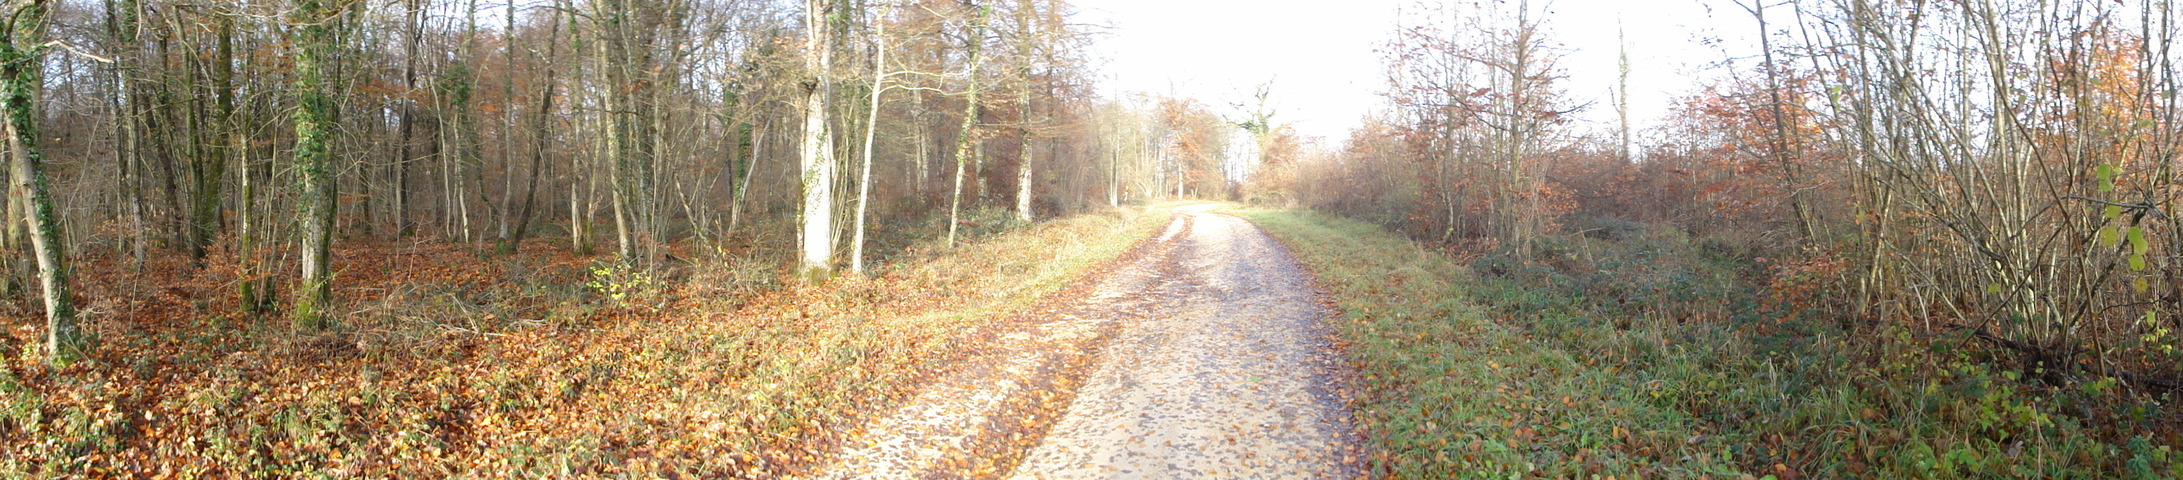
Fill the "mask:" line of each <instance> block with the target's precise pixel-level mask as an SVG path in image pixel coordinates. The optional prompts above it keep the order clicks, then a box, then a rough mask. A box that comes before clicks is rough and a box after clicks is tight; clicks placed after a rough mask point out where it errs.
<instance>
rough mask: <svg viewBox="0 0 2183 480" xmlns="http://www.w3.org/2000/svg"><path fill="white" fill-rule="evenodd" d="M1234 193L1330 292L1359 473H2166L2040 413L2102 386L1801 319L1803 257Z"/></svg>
mask: <svg viewBox="0 0 2183 480" xmlns="http://www.w3.org/2000/svg"><path fill="white" fill-rule="evenodd" d="M1244 213H1245V214H1246V215H1247V216H1249V217H1250V218H1252V220H1254V221H1255V222H1257V223H1258V224H1260V225H1261V226H1263V227H1265V228H1266V229H1267V230H1268V231H1269V232H1271V233H1273V234H1274V235H1275V236H1277V237H1279V238H1281V239H1282V240H1283V241H1284V243H1286V244H1288V245H1289V246H1290V247H1291V248H1292V249H1293V250H1295V251H1296V252H1297V253H1298V254H1299V255H1300V256H1301V257H1303V259H1304V260H1305V262H1306V263H1308V264H1309V265H1311V266H1312V268H1313V269H1314V270H1315V271H1317V272H1318V274H1319V277H1320V282H1321V284H1322V285H1323V286H1324V287H1325V288H1326V289H1328V291H1329V293H1331V294H1332V295H1333V297H1334V299H1335V301H1336V302H1338V304H1339V305H1340V307H1341V310H1342V313H1343V318H1342V319H1340V320H1337V327H1338V329H1339V330H1340V334H1341V335H1342V337H1343V338H1344V340H1345V341H1346V342H1347V345H1346V346H1347V350H1348V352H1349V355H1350V356H1351V358H1352V361H1353V362H1354V363H1355V365H1356V366H1357V368H1358V369H1359V371H1360V374H1361V377H1362V378H1363V383H1364V385H1363V387H1364V388H1363V391H1364V393H1363V395H1362V396H1361V398H1359V399H1358V400H1357V405H1356V406H1355V407H1356V410H1357V415H1358V418H1359V423H1360V424H1361V425H1362V426H1363V427H1364V430H1365V432H1364V433H1365V435H1366V438H1367V439H1368V442H1369V443H1370V444H1371V445H1370V446H1371V447H1373V448H1375V449H1376V450H1377V453H1376V454H1375V458H1374V468H1375V470H1376V473H1378V474H1381V475H1385V476H1392V477H1396V478H1509V477H1545V478H1572V477H1592V476H1595V475H1597V476H1601V478H1604V476H1619V477H1624V478H1629V477H1643V478H1658V477H1672V478H1689V477H1707V478H1711V477H1750V478H1760V477H1772V478H1780V479H1792V478H1804V477H1815V478H1997V477H1998V478H2175V477H2177V476H2179V475H2183V470H2179V468H2183V462H2178V461H2177V459H2176V458H2175V456H2176V454H2175V453H2174V452H2173V451H2172V450H2171V449H2170V448H2169V447H2167V446H2165V444H2164V443H2163V442H2158V441H2155V440H2154V439H2151V438H2148V437H2145V436H2137V437H2132V438H2127V439H2124V440H2122V441H2118V442H2103V441H2101V440H2099V439H2098V436H2096V435H2093V433H2094V432H2092V431H2090V430H2091V429H2089V428H2087V427H2086V426H2084V425H2081V424H2080V423H2081V422H2080V421H2079V420H2078V419H2077V418H2075V417H2073V416H2071V415H2067V414H2063V413H2062V412H2061V411H2060V410H2063V407H2064V406H2065V405H2071V404H2072V403H2070V402H2071V399H2072V398H2073V395H2077V396H2081V395H2098V394H2103V393H2106V392H2095V391H2090V390H2087V391H2084V392H2067V391H2056V390H2057V389H2052V388H2044V387H2041V386H2038V385H2035V384H2029V383H2026V382H2023V381H2020V380H2021V378H2020V377H2018V376H2017V375H2014V373H2015V372H2000V371H1996V370H1995V369H1993V368H1992V367H1990V366H1989V365H1990V363H1988V362H1983V361H1980V360H1979V359H1977V358H1974V357H1973V355H1972V354H1971V353H1970V352H1969V351H1965V350H1957V349H1955V345H1954V344H1952V343H1951V342H1952V341H1954V340H1951V339H1947V338H1939V337H1934V336H1931V335H1926V334H1921V333H1918V332H1913V331H1911V330H1910V329H1906V328H1883V329H1867V330H1849V329H1845V327H1841V326H1838V325H1835V324H1833V323H1829V322H1820V321H1815V320H1812V319H1811V318H1810V317H1813V315H1809V313H1810V312H1807V311H1803V310H1801V308H1803V306H1802V304H1801V303H1800V302H1798V301H1796V300H1797V299H1796V298H1794V297H1795V296H1796V295H1799V294H1808V293H1810V292H1804V291H1801V290H1799V289H1798V288H1799V287H1798V286H1797V285H1795V283H1796V280H1797V279H1798V278H1799V277H1797V275H1800V274H1805V273H1808V272H1801V271H1798V270H1797V269H1798V268H1805V269H1809V268H1810V267H1811V266H1810V265H1797V266H1787V265H1756V264H1753V263H1751V261H1750V260H1744V259H1743V258H1745V257H1744V256H1742V255H1738V254H1737V253H1738V252H1730V251H1726V249H1724V248H1721V247H1720V246H1718V245H1707V244H1705V243H1704V242H1702V241H1694V240H1692V239H1689V238H1686V237H1684V236H1682V235H1680V234H1679V233H1678V232H1674V231H1669V230H1664V229H1654V228H1647V227H1645V226H1642V225H1634V224H1632V225H1624V226H1623V227H1627V228H1621V229H1615V231H1611V232H1606V231H1595V232H1594V233H1593V234H1592V235H1580V236H1571V237H1562V238H1557V239H1554V240H1550V241H1548V242H1546V243H1545V244H1543V245H1541V246H1540V248H1539V250H1540V252H1541V253H1539V254H1537V255H1536V256H1535V257H1532V258H1524V259H1519V258H1509V257H1506V256H1501V255H1493V254H1488V255H1481V256H1478V257H1476V258H1474V259H1473V260H1472V261H1471V262H1461V261H1458V260H1456V259H1454V258H1453V257H1451V256H1450V255H1448V254H1445V253H1441V252H1435V251H1432V250H1429V249H1425V248H1422V247H1420V246H1418V245H1416V244H1414V243H1413V242H1410V241H1408V240H1405V239H1403V238H1401V237H1400V236H1398V235H1396V234H1393V233H1389V232H1387V231H1385V230H1382V229H1380V228H1379V227H1377V226H1374V225H1372V224H1368V223H1364V222H1359V221H1354V220H1348V219H1342V218H1336V217H1330V216H1325V215H1321V214H1317V213H1311V212H1300V211H1267V210H1251V211H1246V212H1244ZM1474 271H1475V272H1477V273H1475V274H1474V273H1472V272H1474ZM1935 358H1939V359H1943V360H1938V361H1935V360H1933V359H1935ZM2110 387H2111V386H2110ZM2085 388H2087V389H2097V388H2099V387H2097V386H2091V387H2085Z"/></svg>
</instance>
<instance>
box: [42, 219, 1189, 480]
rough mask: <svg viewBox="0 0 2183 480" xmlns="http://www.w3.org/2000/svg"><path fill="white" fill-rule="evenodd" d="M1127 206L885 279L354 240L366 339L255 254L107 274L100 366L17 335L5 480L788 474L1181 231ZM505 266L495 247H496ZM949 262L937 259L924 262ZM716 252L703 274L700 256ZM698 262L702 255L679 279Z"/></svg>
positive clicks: (350, 316) (726, 263)
mask: <svg viewBox="0 0 2183 480" xmlns="http://www.w3.org/2000/svg"><path fill="white" fill-rule="evenodd" d="M1167 216H1168V212H1167V210H1166V209H1165V208H1161V207H1155V208H1151V209H1125V210H1123V211H1119V212H1112V213H1108V214H1095V215H1086V216H1080V217H1075V218H1070V219H1064V220H1057V221H1053V222H1047V223H1041V224H1037V225H1033V226H1029V227H1026V228H1023V229H1020V230H1014V231H1008V232H1004V233H999V234H996V235H993V236H990V237H986V238H983V239H980V240H978V241H975V242H972V243H970V244H967V245H965V246H962V247H959V248H956V249H952V250H949V249H944V248H940V247H938V246H935V245H920V246H911V247H909V248H908V249H907V250H908V251H909V252H910V253H908V254H905V255H903V256H902V257H901V258H900V259H899V261H897V262H895V263H894V264H893V265H892V266H890V267H888V268H886V269H884V271H883V272H881V275H879V276H878V277H877V278H874V279H869V280H860V279H843V280H840V281H837V282H834V283H831V284H828V285H825V286H821V287H799V286H780V285H777V279H778V278H780V274H781V271H780V269H779V268H778V267H777V266H776V262H770V261H758V260H752V259H750V258H741V257H735V256H729V257H726V258H719V259H709V258H708V257H707V256H706V255H705V254H703V253H698V252H677V254H676V255H674V256H673V258H675V259H671V260H669V262H670V263H671V264H672V265H670V266H667V267H664V268H660V269H654V270H642V269H628V268H620V267H616V266H614V265H613V264H611V263H608V262H604V261H601V260H599V259H597V258H593V257H587V256H579V255H575V254H572V253H569V252H568V251H566V250H565V249H564V248H562V247H560V246H556V245H554V244H552V243H550V242H534V243H532V244H527V245H525V247H524V248H523V249H521V252H522V253H520V254H518V255H516V256H511V257H489V256H484V255H482V254H480V253H478V251H477V250H474V249H472V248H468V247H461V246H454V245H442V244H398V245H385V246H377V247H345V248H343V249H342V250H340V251H339V252H338V254H337V255H338V257H337V260H336V265H337V270H338V272H337V282H339V284H340V285H342V286H343V288H342V289H341V291H340V293H339V298H340V299H341V304H342V305H345V306H347V308H348V310H347V311H346V312H344V314H343V315H342V320H343V323H342V326H340V327H337V328H335V329H333V330H332V331H328V332H298V331H293V330H291V329H290V327H289V326H288V322H286V321H285V320H283V319H282V318H280V317H279V316H278V315H277V314H276V315H257V314H250V313H246V309H244V308H242V306H241V305H238V304H237V301H236V300H235V294H234V288H235V283H234V279H235V278H236V275H235V272H236V269H235V266H234V262H233V259H232V257H229V258H225V259H222V258H219V257H217V256H216V257H215V258H213V259H212V260H211V261H210V262H209V264H208V265H207V266H206V267H204V268H192V267H190V266H189V265H187V264H186V263H185V262H184V261H182V260H178V259H173V258H159V259H156V260H155V261H153V262H152V263H151V265H149V268H148V271H146V272H145V273H142V274H130V273H121V272H126V269H125V266H124V265H121V264H117V263H111V262H109V263H104V264H97V263H94V264H91V265H87V266H85V267H84V268H82V271H84V272H86V276H85V277H84V278H83V280H82V283H83V284H85V285H86V287H87V288H86V289H85V290H86V291H85V294H84V295H85V297H86V298H87V299H88V300H89V301H90V308H89V311H90V313H89V315H88V320H87V322H86V326H87V328H88V329H89V330H91V331H92V332H94V333H96V334H98V335H99V338H100V339H101V340H100V344H99V346H98V350H97V351H96V353H95V354H94V356H93V357H92V358H91V359H90V360H89V361H86V362H82V363H78V364H76V365H73V366H70V367H66V368H62V369H51V368H48V367H45V366H43V365H42V363H41V362H40V361H39V359H38V358H37V357H36V355H35V354H34V353H33V352H35V347H34V344H33V341H34V340H35V339H36V338H37V334H38V333H39V330H38V328H40V323H39V321H38V319H37V318H36V315H35V312H34V311H32V310H30V309H27V308H25V307H24V306H21V305H17V306H14V307H11V308H13V310H11V311H8V312H6V313H7V315H6V317H5V320H4V323H0V328H4V329H0V355H4V358H0V477H19V476H28V477H68V476H85V477H245V478H253V477H254V478H268V477H312V476H323V477H359V478H442V477H448V476H464V477H506V478H536V477H546V476H558V477H566V476H574V477H627V476H636V477H653V476H667V477H677V476H679V477H689V476H706V477H773V476H778V475H782V474H787V473H793V472H795V471H797V470H798V469H800V468H804V467H805V466H807V465H808V464H810V461H811V458H812V456H813V454H814V453H813V452H818V451H825V450H828V449H830V448H832V447H831V445H832V444H833V443H834V442H835V441H836V440H838V439H839V438H842V437H844V436H845V435H846V434H847V433H849V432H847V431H846V429H847V428H848V427H847V426H849V425H854V424H856V423H857V422H855V421H854V420H856V419H859V418H862V417H863V416H866V415H869V414H871V413H872V412H874V411H877V410H879V409H883V408H886V407H887V406H890V405H892V404H894V403H895V402H897V401H898V400H900V399H901V398H902V397H903V396H904V395H906V394H907V393H909V392H911V391H913V390H914V389H913V388H912V387H913V386H914V385H915V383H916V382H917V381H918V380H919V379H921V378H925V377H928V376H930V375H932V374H933V372H934V371H936V369H937V368H939V367H940V366H942V365H945V364H946V363H947V361H948V359H950V358H952V357H954V356H955V355H958V354H959V352H962V351H965V350H966V348H967V347H969V346H970V345H968V344H969V343H973V342H975V341H977V339H979V338H981V337H980V336H979V335H977V334H976V332H977V331H978V330H979V329H980V328H983V327H985V326H988V325H990V324H991V323H992V320H993V319H996V318H1004V317H1006V316H1008V314H1009V313H1010V312H1014V311H1017V310H1021V309H1023V308H1026V307H1028V306H1030V305H1031V304H1032V303H1033V302H1034V301H1035V300H1036V299H1039V298H1041V297H1044V296H1047V295H1048V294H1050V293H1051V292H1053V291H1055V290H1057V289H1059V288H1060V287H1061V286H1062V285H1063V284H1064V283H1065V282H1066V281H1068V280H1069V279H1071V278H1074V277H1076V276H1078V275H1079V274H1080V273H1082V272H1083V271H1085V270H1086V269H1087V268H1089V267H1091V266H1093V265H1097V264H1101V263H1103V262H1105V261H1107V260H1109V259H1112V258H1114V257H1116V256H1118V255H1120V254H1121V253H1122V252H1123V251H1124V250H1125V249H1126V248H1127V247H1128V246H1129V245H1131V244H1132V243H1133V242H1134V241H1135V240H1136V239H1139V238H1143V237H1145V236H1147V235H1149V234H1151V233H1152V232H1153V230H1154V229H1155V228H1157V227H1158V226H1159V225H1161V224H1162V223H1164V220H1165V219H1166V218H1167ZM480 248H484V247H480ZM919 252H927V253H919ZM678 259H700V260H678ZM676 262H680V263H676Z"/></svg>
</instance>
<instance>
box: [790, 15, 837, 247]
mask: <svg viewBox="0 0 2183 480" xmlns="http://www.w3.org/2000/svg"><path fill="white" fill-rule="evenodd" d="M804 5H805V9H806V10H805V12H804V14H805V18H804V27H805V30H804V35H805V37H804V72H805V75H809V77H808V78H806V79H805V80H804V102H803V116H804V121H803V142H802V144H801V146H800V147H801V149H800V151H799V152H798V155H799V156H801V157H802V160H803V162H802V163H803V183H802V184H803V219H802V224H803V225H802V227H803V228H802V234H801V235H800V236H799V240H800V241H801V242H800V243H802V244H803V248H802V256H801V257H800V258H799V260H798V262H797V267H796V270H797V275H798V276H799V277H802V278H803V279H804V280H805V281H809V282H812V283H817V282H820V281H824V280H825V279H826V277H827V276H829V275H831V274H832V270H833V260H834V167H835V165H834V137H833V132H832V131H830V129H829V128H828V125H827V120H826V113H827V108H828V107H829V106H830V105H831V104H832V102H831V101H830V100H829V99H828V98H827V96H828V95H829V94H831V93H832V91H833V89H834V83H833V76H834V75H833V72H831V71H830V70H832V69H833V56H834V53H833V52H834V42H833V35H834V34H833V23H834V21H833V19H831V18H830V16H831V15H833V13H834V9H835V5H834V4H833V2H832V1H831V0H808V1H806V2H804Z"/></svg>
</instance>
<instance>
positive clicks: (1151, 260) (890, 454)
mask: <svg viewBox="0 0 2183 480" xmlns="http://www.w3.org/2000/svg"><path fill="white" fill-rule="evenodd" d="M1213 208H1215V206H1213V205H1197V206H1190V207H1183V208H1182V209H1181V210H1180V211H1179V212H1178V213H1177V215H1176V219H1175V220H1174V222H1173V223H1171V224H1170V225H1168V227H1167V229H1166V230H1165V231H1163V232H1162V233H1161V234H1160V236H1158V237H1155V238H1153V239H1150V240H1147V241H1146V243H1145V244H1143V245H1140V246H1139V247H1138V248H1136V249H1135V250H1134V251H1133V252H1132V253H1131V254H1129V255H1127V256H1125V257H1124V258H1122V259H1120V260H1117V261H1116V262H1115V264H1113V265H1112V266H1111V267H1110V268H1108V269H1106V270H1104V271H1102V272H1100V273H1097V274H1094V275H1092V276H1089V277H1087V278H1086V279H1083V280H1080V281H1079V284H1080V285H1077V286H1074V287H1072V288H1069V289H1066V290H1064V292H1063V293H1062V294H1058V295H1056V296H1055V298H1053V299H1050V300H1052V301H1051V302H1047V303H1046V304H1044V305H1042V306H1041V307H1036V308H1034V309H1033V311H1032V312H1030V313H1028V314H1026V315H1022V316H1019V318H1018V319H1017V321H1016V322H1014V326H1012V327H1010V328H1009V329H1008V331H1006V332H1004V333H999V334H996V335H995V336H994V338H993V339H992V341H990V342H987V348H985V349H983V350H981V351H980V352H978V353H977V354H975V355H970V356H968V357H967V358H966V359H965V360H964V361H963V366H962V367H961V368H957V369H955V370H954V371H953V372H952V373H951V374H949V375H946V376H944V377H943V378H940V379H938V380H936V381H934V382H933V383H931V384H930V385H929V386H927V387H925V388H924V389H923V390H921V392H920V393H919V394H918V395H917V396H915V397H914V398H912V399H910V400H909V401H908V402H907V403H906V404H905V405H904V406H903V407H901V408H898V409H896V410H894V411H893V412H892V413H891V414H889V415H887V416H884V417H883V418H881V419H879V420H877V421H875V422H873V423H872V424H871V425H868V426H866V427H865V429H864V431H863V434H862V435H861V437H860V438H862V440H859V441H855V442H851V445H849V446H848V447H847V448H845V449H843V451H842V452H841V454H840V455H839V456H838V459H837V461H835V462H833V463H832V464H830V465H828V466H827V468H825V469H823V471H821V472H819V473H818V474H817V475H816V477H819V478H1002V477H1005V478H1020V479H1082V478H1346V477H1355V476H1357V475H1358V473H1357V472H1358V470H1357V467H1356V465H1357V464H1358V462H1359V458H1361V456H1362V455H1361V454H1360V453H1359V452H1358V451H1357V450H1356V445H1357V440H1356V438H1355V432H1354V430H1353V427H1352V426H1351V422H1350V415H1349V412H1348V410H1347V408H1346V407H1345V406H1344V404H1343V402H1341V401H1340V399H1339V397H1338V395H1337V393H1336V388H1335V387H1334V386H1335V385H1336V384H1337V382H1338V380H1337V379H1340V378H1345V374H1344V373H1343V372H1342V371H1340V370H1339V369H1340V368H1344V367H1343V363H1342V362H1341V361H1340V360H1339V358H1340V357H1339V356H1338V354H1336V353H1334V352H1332V351H1331V350H1329V349H1328V348H1327V347H1326V346H1325V345H1326V342H1325V341H1324V335H1325V333H1324V332H1323V331H1322V330H1321V327H1320V326H1319V320H1320V319H1321V318H1324V317H1326V316H1328V315H1331V314H1332V312H1331V310H1330V309H1329V308H1327V307H1326V306H1325V302H1324V301H1323V300H1322V298H1321V297H1320V294H1319V293H1317V290H1316V289H1315V288H1314V287H1313V286H1312V284H1311V276H1310V274H1309V273H1308V272H1307V271H1306V270H1305V269H1304V267H1303V266H1302V265H1301V264H1300V263H1299V262H1297V260H1296V259H1295V258H1294V257H1292V256H1291V255H1290V254H1289V253H1288V251H1287V250H1285V249H1284V248H1282V247H1281V246H1280V244H1278V243H1276V242H1275V241H1274V240H1273V239H1272V238H1271V237H1269V236H1267V235H1266V234H1265V233H1264V232H1263V231H1260V230H1259V229H1258V227H1257V226H1255V225H1252V224H1251V223H1250V222H1247V221H1244V220H1243V219H1241V218H1237V217H1235V216H1231V215H1225V214H1220V213H1213V212H1211V210H1212V209H1213Z"/></svg>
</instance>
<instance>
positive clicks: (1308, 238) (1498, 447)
mask: <svg viewBox="0 0 2183 480" xmlns="http://www.w3.org/2000/svg"><path fill="white" fill-rule="evenodd" d="M1243 214H1244V215H1245V216H1246V217H1248V218H1250V219H1251V220H1252V221H1253V222H1256V223H1257V224H1259V225H1260V226H1261V227H1263V228H1265V229H1266V230H1267V231H1268V232H1270V233H1272V234H1273V235H1274V236H1276V237H1278V238H1280V239H1281V240H1282V241H1283V243H1285V244H1287V245H1288V246H1289V247H1290V248H1291V249H1292V250H1294V251H1295V252H1296V253H1297V254H1298V255H1299V256H1300V257H1302V258H1303V260H1304V262H1305V263H1306V264H1307V265H1309V266H1310V267H1311V268H1312V270H1313V271H1315V272H1317V273H1318V276H1319V282H1320V284H1321V285H1322V286H1323V287H1324V288H1326V289H1327V291H1328V292H1329V293H1330V294H1332V295H1333V297H1334V300H1335V302H1336V304H1337V305H1338V307H1339V308H1340V310H1341V312H1342V318H1341V319H1338V320H1337V321H1336V324H1335V327H1336V329H1337V330H1338V332H1339V335H1341V337H1342V338H1343V339H1344V340H1345V341H1346V342H1347V345H1346V348H1347V351H1348V353H1349V355H1350V358H1351V359H1352V361H1353V362H1354V364H1355V365H1356V367H1357V369H1358V371H1359V374H1360V376H1361V377H1362V379H1363V383H1364V384H1363V385H1362V390H1363V391H1362V395H1361V398H1359V399H1358V401H1357V405H1355V408H1356V413H1357V419H1358V421H1359V425H1360V427H1361V429H1362V430H1363V431H1364V434H1365V436H1366V438H1367V441H1368V443H1369V444H1370V447H1372V448H1373V449H1374V450H1375V452H1374V458H1373V462H1372V463H1373V469H1374V471H1375V473H1377V474H1381V475H1388V476H1393V477H1396V478H1510V477H1527V476H1544V477H1552V478H1573V477H1588V476H1590V475H1594V474H1603V475H1604V474H1616V475H1625V476H1627V475H1630V474H1643V475H1644V476H1648V477H1656V476H1669V477H1712V476H1734V475H1735V474H1736V473H1737V472H1736V469H1735V468H1734V467H1733V464H1732V463H1731V462H1730V461H1729V456H1730V453H1729V452H1727V451H1726V450H1725V448H1724V447H1723V445H1722V444H1720V442H1717V441H1714V440H1711V437H1710V436H1708V435H1707V432H1706V431H1704V430H1703V429H1702V428H1699V427H1698V426H1697V425H1695V423H1694V422H1692V421H1691V419H1690V418H1689V416H1687V415H1685V414H1683V413H1682V412H1678V411H1675V410H1672V409H1665V408H1660V407H1658V406H1656V405H1655V404H1654V403H1653V402H1651V401H1649V397H1651V396H1652V395H1656V394H1659V392H1660V391H1659V389H1658V388H1656V387H1655V386H1650V385H1642V384H1624V383H1622V382H1619V381H1617V380H1618V379H1616V378H1615V377H1614V375H1613V374H1612V373H1610V372H1608V371H1606V370H1603V369H1599V368H1594V367H1592V366H1590V365H1586V364H1585V363H1583V361H1582V359H1581V358H1580V357H1578V356H1575V355H1571V354H1569V353H1568V352H1565V351H1563V350H1561V349H1559V348H1555V347H1553V346H1551V345H1547V344H1543V343H1542V342H1538V341H1535V340H1534V339H1531V338H1528V336H1527V335H1525V334H1524V333H1523V332H1521V331H1518V330H1515V329H1511V328H1508V327H1506V326H1504V325H1501V324H1499V323H1496V322H1494V321H1492V320H1490V319H1489V318H1487V316H1488V311H1487V310H1486V309H1483V308H1480V307H1479V306H1477V305H1475V304H1473V303H1472V302H1471V301H1470V296H1469V295H1468V294H1466V293H1465V289H1464V287H1463V286H1464V285H1465V284H1466V283H1469V282H1470V281H1471V280H1470V279H1469V276H1468V273H1467V269H1466V268H1464V267H1463V266H1462V265H1459V264H1457V263H1456V262H1455V261H1453V260H1451V259H1449V258H1447V257H1445V256H1443V255H1440V254H1438V253H1434V252H1431V251H1427V250H1425V249H1422V248H1419V247H1418V246H1417V245H1415V244H1413V243H1411V242H1410V241H1409V240H1406V239H1403V238H1401V237H1399V236H1396V235H1394V234H1392V233H1388V232H1386V231H1384V230H1381V229H1379V228H1378V227H1375V226H1372V225H1370V224H1366V223H1363V222H1358V221H1353V220H1346V219H1340V218H1333V217H1328V216H1323V215H1319V214H1314V213H1305V212H1294V211H1265V210H1250V211H1245V212H1243Z"/></svg>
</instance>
